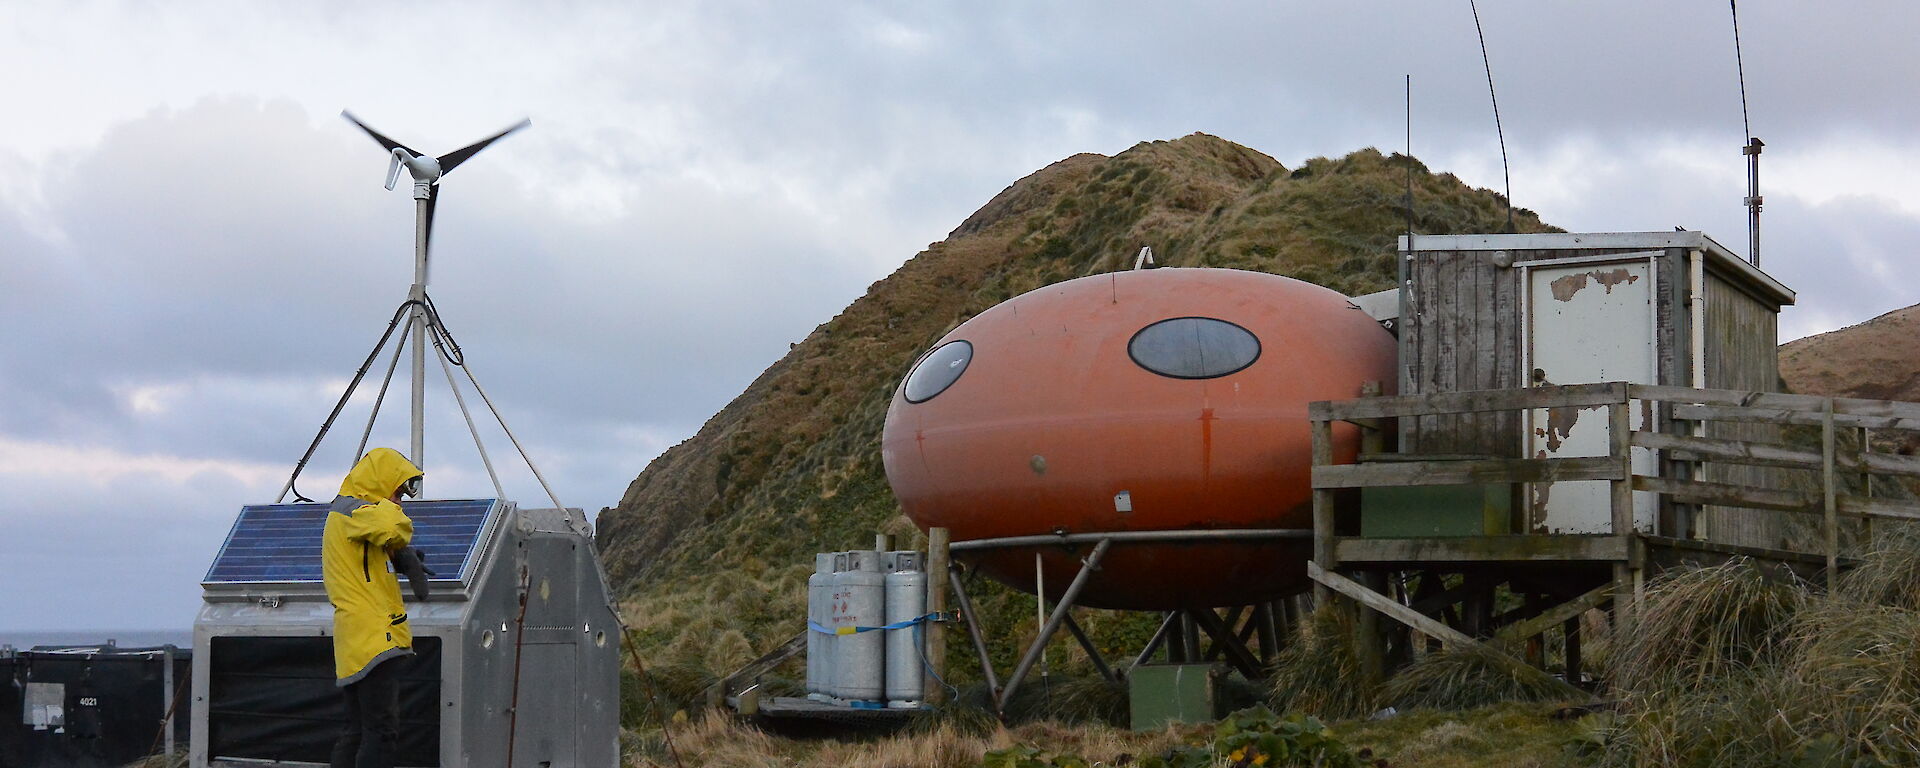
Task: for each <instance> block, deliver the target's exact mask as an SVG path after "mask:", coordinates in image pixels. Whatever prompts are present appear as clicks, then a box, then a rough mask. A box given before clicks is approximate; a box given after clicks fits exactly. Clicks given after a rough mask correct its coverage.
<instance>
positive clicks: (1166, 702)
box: [1127, 664, 1225, 731]
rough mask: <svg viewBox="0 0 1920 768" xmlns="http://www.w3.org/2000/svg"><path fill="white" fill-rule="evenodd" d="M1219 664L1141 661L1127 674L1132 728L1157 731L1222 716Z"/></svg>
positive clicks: (1221, 671)
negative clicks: (1179, 724)
mask: <svg viewBox="0 0 1920 768" xmlns="http://www.w3.org/2000/svg"><path fill="white" fill-rule="evenodd" d="M1224 672H1225V669H1224V668H1222V667H1221V666H1220V665H1218V664H1142V665H1140V666H1138V667H1134V668H1133V673H1132V674H1131V675H1130V676H1129V677H1128V682H1127V687H1128V695H1127V702H1128V707H1129V709H1130V710H1131V712H1132V715H1133V717H1132V720H1133V729H1134V730H1136V731H1157V730H1160V729H1162V728H1165V727H1167V726H1168V725H1169V724H1172V723H1205V722H1211V721H1213V720H1218V719H1220V716H1221V715H1223V714H1225V713H1224V712H1223V711H1222V706H1223V701H1222V699H1221V695H1220V684H1219V678H1220V676H1221V675H1222V674H1223V673H1224Z"/></svg>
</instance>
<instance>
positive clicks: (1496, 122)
mask: <svg viewBox="0 0 1920 768" xmlns="http://www.w3.org/2000/svg"><path fill="white" fill-rule="evenodd" d="M1467 8H1468V9H1470V10H1472V11H1473V31H1474V33H1475V34H1477V35H1479V36H1480V63H1481V64H1483V65H1485V66H1486V68H1487V100H1488V101H1491V102H1493V132H1494V135H1496V136H1498V137H1500V180H1501V181H1502V182H1503V183H1505V185H1506V190H1507V231H1508V232H1512V231H1514V228H1513V175H1512V173H1510V172H1509V171H1508V169H1507V132H1506V130H1505V129H1504V128H1502V127H1501V126H1500V97H1498V96H1495V95H1494V93H1493V60H1492V59H1490V58H1487V32H1486V30H1484V29H1481V28H1480V7H1479V6H1478V5H1476V4H1475V3H1474V0H1467ZM1408 80H1409V82H1411V80H1412V76H1411V75H1409V76H1408ZM1409 88H1411V86H1409ZM1409 132H1411V131H1409Z"/></svg>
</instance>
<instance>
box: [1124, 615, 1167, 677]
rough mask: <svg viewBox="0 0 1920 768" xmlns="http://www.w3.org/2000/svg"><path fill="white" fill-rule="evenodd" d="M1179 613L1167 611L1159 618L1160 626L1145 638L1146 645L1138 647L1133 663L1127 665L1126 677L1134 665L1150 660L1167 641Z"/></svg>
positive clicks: (1130, 673) (1129, 674)
mask: <svg viewBox="0 0 1920 768" xmlns="http://www.w3.org/2000/svg"><path fill="white" fill-rule="evenodd" d="M1179 615H1180V614H1178V613H1173V612H1169V613H1168V614H1167V616H1166V618H1164V619H1161V620H1160V628H1159V629H1156V630H1154V632H1153V637H1152V638H1149V639H1148V640H1147V647H1145V648H1142V649H1140V655H1139V656H1135V657H1134V658H1133V663H1132V664H1128V665H1127V676H1128V677H1132V676H1133V669H1134V668H1135V667H1138V666H1140V665H1142V664H1145V663H1147V662H1148V661H1149V660H1151V659H1152V658H1153V654H1154V653H1156V652H1158V651H1159V650H1160V646H1161V645H1163V644H1165V643H1166V642H1167V638H1168V636H1170V635H1171V634H1172V633H1173V628H1174V623H1175V622H1176V621H1177V620H1178V618H1177V617H1178V616H1179Z"/></svg>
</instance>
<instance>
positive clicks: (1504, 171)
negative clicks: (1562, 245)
mask: <svg viewBox="0 0 1920 768" xmlns="http://www.w3.org/2000/svg"><path fill="white" fill-rule="evenodd" d="M1467 8H1469V9H1471V10H1472V11H1473V31H1474V33H1476V34H1478V35H1479V36H1480V63H1481V64H1483V65H1485V66H1486V68H1487V100H1488V101H1491V102H1493V131H1494V133H1495V134H1496V135H1498V136H1499V137H1500V179H1501V181H1502V182H1504V183H1505V184H1506V189H1507V231H1508V232H1509V233H1511V232H1513V231H1514V229H1513V175H1512V174H1511V173H1510V172H1509V171H1508V168H1507V132H1506V129H1505V128H1502V127H1501V126H1500V97H1498V96H1495V95H1494V93H1493V60H1492V59H1490V58H1488V57H1487V33H1486V31H1485V30H1483V29H1481V28H1480V7H1479V6H1478V5H1477V4H1475V3H1474V0H1467Z"/></svg>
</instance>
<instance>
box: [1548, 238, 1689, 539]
mask: <svg viewBox="0 0 1920 768" xmlns="http://www.w3.org/2000/svg"><path fill="white" fill-rule="evenodd" d="M1653 265H1654V262H1653V260H1652V259H1650V258H1647V257H1646V256H1645V255H1642V254H1634V255H1633V257H1632V258H1630V259H1629V260H1618V261H1604V262H1584V263H1580V264H1573V265H1555V266H1546V267H1532V268H1528V269H1527V302H1528V304H1527V315H1528V318H1527V356H1528V366H1527V367H1528V369H1529V370H1528V377H1527V378H1528V386H1548V385H1555V384H1593V383H1599V382H1608V381H1625V382H1630V383H1634V384H1653V383H1656V376H1657V373H1656V371H1655V361H1654V352H1655V346H1654V324H1653V283H1654V280H1653V276H1654V272H1653V269H1654V266H1653ZM1632 410H1633V411H1634V414H1633V418H1634V419H1643V418H1644V414H1642V413H1639V411H1640V409H1637V408H1636V409H1632ZM1641 426H1643V425H1639V424H1636V425H1635V427H1636V428H1638V427H1641ZM1607 447H1608V440H1607V409H1606V407H1605V406H1594V407H1590V408H1536V409H1533V410H1532V411H1530V412H1528V414H1527V455H1528V456H1531V457H1534V458H1569V457H1582V456H1605V455H1607ZM1633 450H1634V453H1633V464H1634V471H1635V472H1636V473H1640V474H1651V472H1652V469H1653V456H1652V455H1651V453H1650V452H1647V451H1645V450H1644V449H1633ZM1643 454H1644V455H1643ZM1607 485H1608V484H1607V481H1604V480H1584V481H1570V482H1569V481H1563V482H1557V483H1531V484H1529V488H1528V490H1527V502H1528V504H1527V528H1526V530H1527V531H1528V532H1530V533H1589V534H1591V533H1602V534H1604V533H1612V532H1613V515H1612V512H1611V510H1610V509H1609V489H1608V487H1607ZM1639 495H1641V494H1636V497H1637V496H1639ZM1634 506H1635V511H1634V522H1635V527H1637V528H1641V529H1643V530H1644V529H1646V527H1648V526H1650V525H1651V524H1652V521H1653V507H1652V505H1651V503H1650V502H1643V501H1642V500H1640V499H1638V498H1636V499H1635V504H1634ZM1642 506H1645V507H1646V509H1644V510H1642V509H1640V507H1642Z"/></svg>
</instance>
